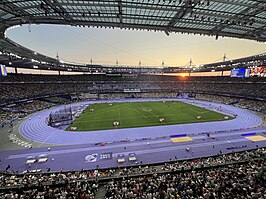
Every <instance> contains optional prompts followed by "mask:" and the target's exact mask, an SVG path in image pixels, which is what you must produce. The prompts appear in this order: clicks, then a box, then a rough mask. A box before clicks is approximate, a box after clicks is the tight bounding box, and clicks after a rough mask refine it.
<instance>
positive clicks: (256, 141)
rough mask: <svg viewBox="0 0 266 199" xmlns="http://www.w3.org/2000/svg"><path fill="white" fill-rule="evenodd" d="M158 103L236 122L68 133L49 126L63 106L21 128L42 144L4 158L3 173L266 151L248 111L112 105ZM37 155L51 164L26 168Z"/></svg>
mask: <svg viewBox="0 0 266 199" xmlns="http://www.w3.org/2000/svg"><path fill="white" fill-rule="evenodd" d="M158 100H180V101H183V102H186V103H191V104H194V105H196V106H200V107H204V108H207V109H211V110H214V111H218V112H222V113H224V114H227V115H237V116H236V118H235V119H233V120H228V121H221V122H205V123H193V124H178V125H169V126H154V127H144V128H128V129H115V130H104V131H103V130H101V131H90V132H67V131H64V130H60V129H55V128H52V127H50V126H48V125H47V124H46V122H45V118H46V117H48V116H49V114H50V112H51V111H53V112H54V111H56V110H59V109H60V108H62V106H61V107H55V108H53V109H50V110H45V111H41V112H38V113H35V114H33V115H31V116H30V118H31V119H26V120H25V121H24V122H23V123H22V124H21V126H20V128H19V131H20V133H21V135H23V136H24V137H25V138H27V139H29V140H33V141H35V142H39V143H40V148H32V149H24V150H14V151H6V152H1V153H0V159H1V160H2V163H1V164H0V169H2V170H4V169H5V168H6V167H7V165H10V166H11V169H13V170H14V171H17V172H19V173H21V172H23V171H25V170H27V169H30V170H33V169H41V170H42V171H44V172H45V171H46V169H47V168H50V169H51V170H52V171H60V170H61V169H62V170H78V169H95V168H96V167H99V168H109V167H117V166H130V165H138V164H150V163H158V162H165V161H172V160H181V159H190V158H199V157H206V156H213V155H217V154H219V153H223V154H225V153H231V152H233V151H242V150H249V149H253V148H256V147H265V146H266V127H264V126H261V119H260V118H259V117H258V116H257V115H255V114H253V113H251V112H249V111H247V110H244V109H240V108H236V107H233V106H229V105H224V104H217V103H213V102H205V101H197V100H188V99H136V100H111V101H108V102H114V101H115V102H125V101H158ZM103 102H105V101H96V102H89V101H88V102H82V103H79V104H91V103H103ZM79 104H75V105H79ZM178 134H186V136H185V137H184V138H182V137H181V138H180V139H179V138H177V139H175V138H174V139H171V135H178ZM250 135H252V136H250ZM43 143H49V144H59V145H61V146H53V147H51V149H50V150H48V149H47V148H45V147H41V145H42V144H43ZM99 143H102V145H101V144H99ZM130 154H131V155H132V154H134V155H135V156H136V158H137V160H135V161H129V156H130ZM39 155H45V156H46V157H47V158H48V160H47V162H44V163H38V162H36V163H33V164H30V165H27V164H26V159H27V158H28V157H29V156H32V157H34V158H36V159H37V160H38V156H39ZM118 156H119V157H121V156H122V157H124V158H125V162H124V163H118V162H117V157H118ZM106 157H108V158H106Z"/></svg>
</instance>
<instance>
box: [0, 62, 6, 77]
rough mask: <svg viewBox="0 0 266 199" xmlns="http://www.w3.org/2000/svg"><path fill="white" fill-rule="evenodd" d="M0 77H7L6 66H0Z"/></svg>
mask: <svg viewBox="0 0 266 199" xmlns="http://www.w3.org/2000/svg"><path fill="white" fill-rule="evenodd" d="M0 76H7V72H6V66H5V65H2V64H0Z"/></svg>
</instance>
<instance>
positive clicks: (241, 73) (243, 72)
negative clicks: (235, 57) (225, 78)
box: [230, 68, 249, 77]
mask: <svg viewBox="0 0 266 199" xmlns="http://www.w3.org/2000/svg"><path fill="white" fill-rule="evenodd" d="M230 76H231V77H249V70H248V69H246V68H238V69H233V70H232V71H231V75H230Z"/></svg>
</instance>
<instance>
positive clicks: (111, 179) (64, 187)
mask: <svg viewBox="0 0 266 199" xmlns="http://www.w3.org/2000/svg"><path fill="white" fill-rule="evenodd" d="M265 155H266V153H265V148H259V149H256V150H252V151H245V152H240V153H232V154H227V155H223V154H218V155H217V156H214V157H207V158H201V159H192V160H187V161H178V162H175V161H173V162H171V163H165V164H163V165H160V164H159V165H147V166H139V167H131V168H110V169H108V170H91V171H85V170H81V171H73V172H67V173H65V172H63V171H61V172H60V173H53V172H49V170H48V173H47V174H32V173H29V174H28V173H25V174H21V175H17V174H15V173H14V171H12V166H10V168H7V169H6V171H3V173H2V174H1V175H0V179H1V181H0V197H1V198H9V197H10V198H27V197H30V198H95V196H96V194H97V190H98V187H99V186H103V185H104V186H105V189H102V190H101V191H103V192H104V193H105V198H106V199H116V198H121V199H122V198H147V199H152V198H210V199H211V198H234V197H237V198H263V197H265V194H266V193H265V187H264V184H263V183H264V182H265V175H264V170H265V166H266V165H265V161H264V160H265Z"/></svg>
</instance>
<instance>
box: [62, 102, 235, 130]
mask: <svg viewBox="0 0 266 199" xmlns="http://www.w3.org/2000/svg"><path fill="white" fill-rule="evenodd" d="M90 109H94V112H90ZM197 116H201V117H202V118H201V119H197ZM224 116H225V115H223V114H220V113H217V112H214V111H210V110H207V109H204V108H200V107H197V106H193V105H190V104H186V103H183V102H177V101H171V102H170V101H169V102H167V101H166V102H162V101H158V102H121V103H112V105H109V103H101V104H92V105H90V106H88V108H87V109H86V110H85V111H84V112H83V113H82V114H81V115H80V116H79V118H76V120H75V121H74V122H73V124H71V125H70V126H69V127H68V128H67V129H66V130H68V131H69V130H70V127H77V128H78V129H77V130H78V131H92V130H105V129H115V128H118V129H121V128H132V127H145V126H161V125H171V124H185V123H196V122H211V121H221V120H224ZM160 118H164V120H165V121H164V122H160V121H159V120H160ZM229 119H232V118H231V117H229ZM116 121H118V122H119V123H120V125H119V126H118V127H115V126H114V122H116Z"/></svg>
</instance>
